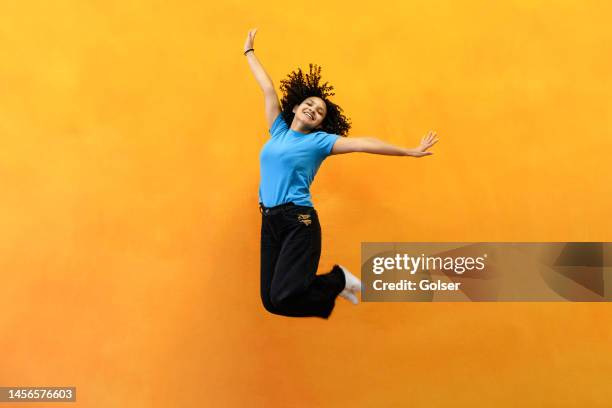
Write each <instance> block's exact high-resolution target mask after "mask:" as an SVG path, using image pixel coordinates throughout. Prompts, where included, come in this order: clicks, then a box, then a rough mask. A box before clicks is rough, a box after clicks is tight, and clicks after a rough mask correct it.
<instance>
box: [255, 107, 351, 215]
mask: <svg viewBox="0 0 612 408" xmlns="http://www.w3.org/2000/svg"><path fill="white" fill-rule="evenodd" d="M282 116H283V115H282V114H281V113H279V114H278V116H277V117H276V119H275V120H274V123H272V127H271V128H270V135H271V136H272V137H271V138H270V139H269V140H268V141H267V142H266V144H264V146H263V148H262V149H261V153H260V154H259V162H260V177H261V179H260V183H259V202H260V203H263V205H264V206H266V207H274V206H276V205H280V204H285V203H288V202H290V201H292V202H294V203H295V204H296V205H304V206H308V207H314V206H313V204H312V201H311V197H310V185H311V184H312V180H313V179H314V177H315V174H317V170H319V166H321V163H322V162H323V160H325V158H326V157H327V156H329V154H330V152H331V150H332V147H333V146H334V143H336V140H338V138H339V137H340V136H338V135H335V134H331V133H326V132H323V131H315V132H312V133H301V132H297V131H295V130H292V129H289V126H287V123H285V120H284V119H283V117H282Z"/></svg>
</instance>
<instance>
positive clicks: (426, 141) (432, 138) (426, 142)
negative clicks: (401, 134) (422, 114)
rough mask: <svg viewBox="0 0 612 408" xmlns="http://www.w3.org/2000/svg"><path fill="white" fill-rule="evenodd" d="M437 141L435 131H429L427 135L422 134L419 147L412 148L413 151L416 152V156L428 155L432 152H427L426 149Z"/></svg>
mask: <svg viewBox="0 0 612 408" xmlns="http://www.w3.org/2000/svg"><path fill="white" fill-rule="evenodd" d="M437 142H438V137H437V132H433V131H430V132H429V133H428V134H427V135H425V136H423V138H422V139H421V144H420V145H419V147H417V148H416V149H414V150H415V152H416V153H417V154H418V155H416V157H422V156H428V155H431V154H433V153H432V152H428V151H427V149H429V148H430V147H431V146H433V145H435V144H436V143H437ZM419 153H420V154H419Z"/></svg>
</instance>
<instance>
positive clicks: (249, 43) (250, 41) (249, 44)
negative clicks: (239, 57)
mask: <svg viewBox="0 0 612 408" xmlns="http://www.w3.org/2000/svg"><path fill="white" fill-rule="evenodd" d="M256 33H257V29H256V28H252V29H250V30H249V33H248V34H247V38H246V41H245V42H244V51H245V52H246V50H248V49H251V48H255V47H254V46H253V45H254V44H255V34H256Z"/></svg>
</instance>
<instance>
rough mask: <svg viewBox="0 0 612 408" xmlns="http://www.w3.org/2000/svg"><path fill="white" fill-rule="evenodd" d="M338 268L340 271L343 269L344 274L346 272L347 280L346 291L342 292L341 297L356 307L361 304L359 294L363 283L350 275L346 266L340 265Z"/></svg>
mask: <svg viewBox="0 0 612 408" xmlns="http://www.w3.org/2000/svg"><path fill="white" fill-rule="evenodd" d="M338 266H339V267H340V269H342V272H344V279H345V280H346V285H345V286H344V290H343V291H342V292H340V295H339V296H342V297H343V298H345V299H347V300H348V301H349V302H351V303H352V304H354V305H356V304H357V303H359V299H357V292H361V281H360V280H359V278H358V277H356V276H355V275H353V274H352V273H350V272H349V270H348V269H346V268H345V267H344V266H342V265H340V264H338Z"/></svg>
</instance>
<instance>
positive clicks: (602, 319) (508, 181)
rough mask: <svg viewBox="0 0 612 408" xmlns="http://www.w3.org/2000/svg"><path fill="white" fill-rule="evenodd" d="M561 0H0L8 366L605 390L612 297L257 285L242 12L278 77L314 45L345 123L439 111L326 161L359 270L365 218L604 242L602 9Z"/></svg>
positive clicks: (107, 381) (385, 385) (323, 196)
mask: <svg viewBox="0 0 612 408" xmlns="http://www.w3.org/2000/svg"><path fill="white" fill-rule="evenodd" d="M574 3H577V2H570V1H533V0H525V1H504V2H490V1H484V0H479V1H466V2H455V1H439V2H430V1H417V2H414V1H411V2H401V1H396V2H376V3H364V4H359V3H353V2H351V3H349V2H332V3H327V2H285V1H283V2H281V1H274V2H253V1H251V2H238V1H230V2H221V3H217V4H214V5H213V4H210V3H208V2H203V1H174V2H161V1H152V2H147V1H142V0H132V1H97V2H93V1H83V0H57V1H51V2H49V1H23V2H16V1H13V2H9V1H4V2H2V4H1V5H0V59H1V61H2V62H1V64H0V142H1V143H0V183H1V191H2V193H1V199H0V231H1V233H0V270H1V272H2V283H1V286H0V306H1V308H2V313H0V328H1V329H0V330H1V332H0V333H1V335H0V351H1V353H2V355H1V363H0V385H4V386H9V385H16V386H19V385H57V386H60V385H75V386H76V387H77V395H78V400H79V401H78V403H76V404H66V405H65V406H68V405H69V406H79V407H88V408H90V407H131V408H139V407H143V408H144V407H147V408H150V407H171V406H172V407H201V406H232V407H234V406H235V407H244V406H266V407H270V406H273V407H277V406H296V407H312V406H321V407H343V406H351V407H374V406H412V407H439V406H454V407H475V406H483V407H490V406H498V407H515V406H538V407H544V406H546V407H574V406H589V407H600V406H601V407H604V406H609V405H610V401H611V400H612V389H611V388H609V375H610V370H612V353H611V351H612V345H611V344H612V343H611V340H612V307H611V306H610V305H608V304H577V303H576V304H571V303H567V304H554V303H553V304H528V303H524V304H501V303H500V304H440V303H437V304H409V303H403V304H371V303H366V304H361V305H359V306H356V307H353V306H352V305H350V304H348V303H347V302H345V301H344V300H338V302H337V308H336V310H335V311H334V312H333V314H332V316H331V318H330V320H329V321H323V320H320V319H316V318H311V319H289V318H283V317H278V316H273V315H270V314H268V313H267V312H265V310H264V309H263V307H262V305H261V303H260V300H259V228H260V214H259V211H258V209H257V187H258V182H259V167H258V166H259V165H258V155H259V150H260V149H261V146H262V145H263V143H264V142H265V140H266V137H267V133H266V132H267V126H266V123H265V119H264V114H263V103H262V102H263V98H262V96H261V94H260V91H259V89H258V88H257V85H256V83H255V81H254V80H253V78H252V76H251V73H250V71H249V69H248V66H247V63H246V61H245V59H244V57H243V56H242V47H243V43H244V38H245V36H246V33H247V30H248V29H249V28H250V27H254V26H257V27H259V33H258V35H257V39H256V43H255V47H256V49H257V54H258V55H259V58H260V59H261V61H262V62H263V63H264V65H265V67H266V68H267V69H268V72H269V73H270V75H271V76H272V78H273V79H274V80H275V84H276V85H278V81H279V80H280V79H281V78H283V77H284V76H285V75H286V74H287V73H288V72H289V71H291V70H293V69H295V68H296V67H297V66H302V67H306V66H307V64H308V63H309V62H315V63H318V64H321V65H322V66H323V75H324V77H325V79H326V80H329V81H330V82H331V83H332V84H333V85H334V86H335V87H336V91H337V97H336V99H335V101H336V102H337V103H339V104H340V105H341V106H342V107H343V108H344V109H345V111H346V113H347V115H348V116H349V117H350V118H351V119H352V120H353V123H354V126H353V129H352V135H353V136H374V137H378V138H380V139H383V140H386V141H389V142H391V143H394V144H398V145H403V146H407V147H414V146H415V145H416V144H418V141H419V139H420V137H421V136H422V135H423V134H425V133H426V131H428V130H429V129H435V130H437V131H438V133H439V135H440V142H439V143H438V144H437V145H436V146H435V147H434V151H435V154H434V155H433V156H431V157H426V158H423V159H418V160H415V159H412V158H401V157H388V156H376V155H366V154H349V155H342V156H332V157H330V158H329V159H328V160H327V161H326V162H324V163H323V166H322V167H321V170H320V172H319V175H318V177H317V179H316V180H315V183H314V185H313V189H312V192H313V199H314V203H315V206H316V207H317V209H318V211H319V214H320V218H321V223H322V229H323V253H322V258H321V272H324V271H326V270H328V269H329V268H330V267H331V266H332V265H333V263H336V262H340V263H343V264H345V265H347V266H348V267H349V268H351V269H353V270H355V271H356V272H357V271H358V268H359V259H360V257H359V248H360V243H361V242H362V241H480V240H483V241H568V240H569V241H572V240H573V241H609V240H612V236H611V235H610V231H611V227H612V221H611V219H610V208H611V204H612V202H611V201H612V200H611V197H612V195H611V193H612V191H611V189H612V187H611V186H612V183H611V181H612V177H611V176H612V170H611V167H610V166H609V164H608V163H609V156H610V152H611V150H612V149H611V148H612V139H611V138H610V136H611V135H610V129H611V118H612V116H611V105H610V99H611V97H612V83H611V82H610V75H609V73H610V71H611V70H612V52H611V51H612V50H611V48H610V44H612V31H611V30H610V29H609V28H607V27H608V23H609V21H608V20H609V16H610V15H611V13H612V9H611V8H612V7H611V6H610V4H609V3H606V2H600V1H584V2H581V4H580V5H579V6H578V5H576V4H574ZM38 405H39V404H38ZM38 405H36V404H22V405H21V404H20V406H21V407H24V408H25V407H27V406H38ZM47 405H48V404H47ZM54 406H55V405H54ZM57 406H62V404H58V405H57Z"/></svg>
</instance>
